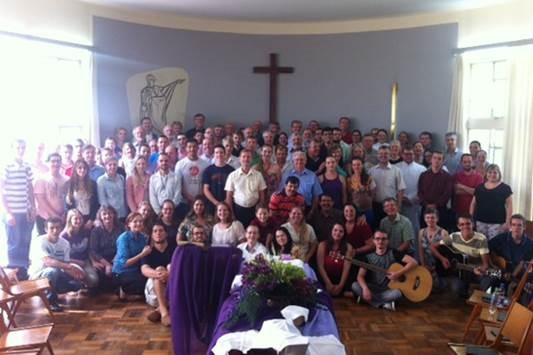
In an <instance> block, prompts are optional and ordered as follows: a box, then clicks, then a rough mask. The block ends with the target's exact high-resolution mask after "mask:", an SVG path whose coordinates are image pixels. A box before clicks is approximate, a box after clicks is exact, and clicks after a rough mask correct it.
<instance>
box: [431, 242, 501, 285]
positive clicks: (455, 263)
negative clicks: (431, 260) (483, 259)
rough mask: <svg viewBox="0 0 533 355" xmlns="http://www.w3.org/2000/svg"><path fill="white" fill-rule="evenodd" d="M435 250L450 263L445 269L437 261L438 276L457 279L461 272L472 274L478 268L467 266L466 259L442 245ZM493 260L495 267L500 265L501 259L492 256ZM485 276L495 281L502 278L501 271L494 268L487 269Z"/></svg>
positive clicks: (452, 249)
mask: <svg viewBox="0 0 533 355" xmlns="http://www.w3.org/2000/svg"><path fill="white" fill-rule="evenodd" d="M437 250H438V252H439V253H441V255H442V256H444V257H445V258H446V259H448V261H450V267H449V268H448V269H445V268H444V266H443V265H442V263H441V262H440V260H438V259H437V264H436V266H435V269H436V271H437V274H438V275H439V276H453V275H458V276H459V277H461V276H462V273H461V271H468V272H474V269H476V268H478V267H479V265H474V264H469V263H468V257H467V256H466V255H464V254H463V253H461V252H460V251H458V250H457V249H455V248H453V247H451V246H448V245H444V244H442V245H439V246H438V247H437ZM493 259H496V260H495V264H496V265H502V260H500V259H501V257H497V256H493ZM503 263H505V260H503ZM485 275H487V276H490V277H493V278H497V279H501V278H502V276H503V274H502V271H501V270H500V269H495V268H489V269H488V270H487V271H486V272H485Z"/></svg>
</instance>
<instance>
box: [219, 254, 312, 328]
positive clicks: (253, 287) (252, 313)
mask: <svg viewBox="0 0 533 355" xmlns="http://www.w3.org/2000/svg"><path fill="white" fill-rule="evenodd" d="M316 302H317V286H316V283H315V282H314V281H312V280H311V279H308V278H307V277H306V275H305V272H304V270H303V269H302V268H301V267H298V266H295V265H291V264H288V263H284V262H282V261H279V260H274V259H266V258H265V257H264V256H263V255H261V254H259V255H257V256H256V257H255V259H254V260H252V261H249V262H246V263H244V266H243V271H242V287H241V289H240V294H239V300H238V302H237V304H236V306H235V308H234V309H233V312H232V316H231V317H230V319H229V320H228V321H227V323H226V326H228V327H232V326H234V325H235V324H237V322H239V320H241V319H242V318H245V319H246V320H247V321H248V322H249V324H250V325H252V326H253V325H254V324H255V322H256V320H257V319H258V318H259V317H260V316H261V314H262V313H263V312H265V311H267V310H268V309H278V310H281V309H282V308H284V307H286V306H288V305H296V306H301V307H306V308H309V309H311V308H313V307H314V306H315V304H316Z"/></svg>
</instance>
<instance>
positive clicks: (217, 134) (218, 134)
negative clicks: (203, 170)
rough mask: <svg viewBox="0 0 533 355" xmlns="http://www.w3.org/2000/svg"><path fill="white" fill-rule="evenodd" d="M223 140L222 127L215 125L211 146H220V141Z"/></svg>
mask: <svg viewBox="0 0 533 355" xmlns="http://www.w3.org/2000/svg"><path fill="white" fill-rule="evenodd" d="M223 138H224V126H222V125H221V124H217V125H216V126H215V128H214V129H213V144H214V145H219V144H222V139H223Z"/></svg>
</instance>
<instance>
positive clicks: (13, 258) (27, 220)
mask: <svg viewBox="0 0 533 355" xmlns="http://www.w3.org/2000/svg"><path fill="white" fill-rule="evenodd" d="M11 148H12V149H13V158H14V159H13V161H12V162H10V163H8V164H6V166H5V168H4V171H3V174H2V176H1V180H0V186H1V188H0V191H1V194H2V196H1V197H2V212H3V216H4V219H3V220H4V221H5V222H4V223H5V228H6V236H7V259H8V266H9V267H10V268H19V274H18V275H19V276H20V277H21V278H23V279H25V278H27V274H26V270H27V268H28V263H29V261H28V256H29V252H30V241H31V231H32V229H33V223H34V221H35V198H34V193H33V184H32V182H33V172H32V170H31V167H30V165H29V164H28V163H26V162H24V153H25V151H26V142H25V141H23V140H22V139H17V140H15V141H14V142H13V143H12V144H11Z"/></svg>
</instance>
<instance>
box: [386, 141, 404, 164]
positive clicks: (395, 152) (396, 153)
mask: <svg viewBox="0 0 533 355" xmlns="http://www.w3.org/2000/svg"><path fill="white" fill-rule="evenodd" d="M402 160H403V159H402V144H401V143H400V141H396V140H394V141H392V142H391V144H390V156H389V162H390V163H391V164H397V163H399V162H401V161H402Z"/></svg>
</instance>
